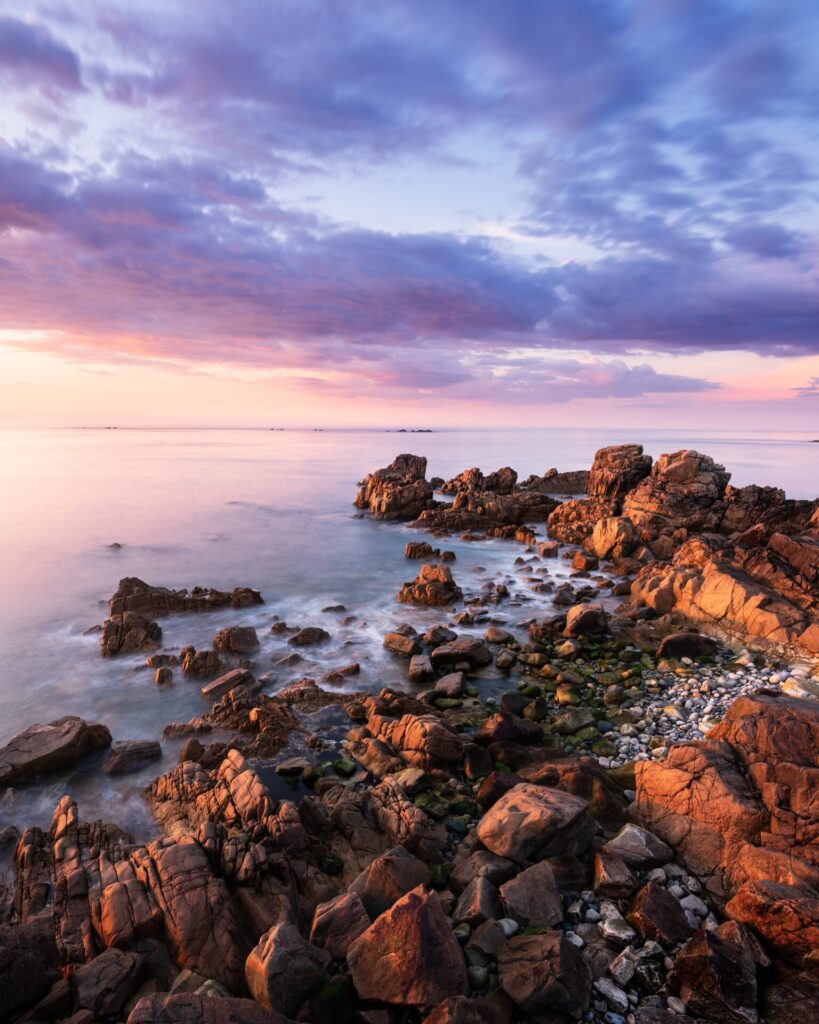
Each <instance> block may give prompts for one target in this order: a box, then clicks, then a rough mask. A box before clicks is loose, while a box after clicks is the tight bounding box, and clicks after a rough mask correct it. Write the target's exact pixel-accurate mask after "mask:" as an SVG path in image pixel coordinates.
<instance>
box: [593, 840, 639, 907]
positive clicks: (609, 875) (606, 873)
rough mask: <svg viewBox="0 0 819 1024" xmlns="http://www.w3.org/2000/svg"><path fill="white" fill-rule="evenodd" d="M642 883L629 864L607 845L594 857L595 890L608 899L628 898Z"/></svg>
mask: <svg viewBox="0 0 819 1024" xmlns="http://www.w3.org/2000/svg"><path fill="white" fill-rule="evenodd" d="M639 884H640V883H639V882H638V880H637V876H636V875H635V874H634V873H633V872H632V871H631V870H630V869H629V866H628V864H626V862H625V861H624V860H623V859H622V857H619V856H618V855H617V854H616V853H613V852H611V851H610V850H608V849H607V848H606V847H605V846H604V847H602V848H601V849H600V850H598V851H597V854H596V855H595V858H594V891H595V892H596V893H597V894H598V896H602V897H605V898H606V899H612V900H622V899H627V898H628V897H629V896H631V895H632V893H634V891H635V890H636V889H637V886H638V885H639Z"/></svg>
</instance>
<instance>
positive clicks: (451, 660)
mask: <svg viewBox="0 0 819 1024" xmlns="http://www.w3.org/2000/svg"><path fill="white" fill-rule="evenodd" d="M430 658H431V659H432V664H433V665H434V666H435V668H437V669H441V668H448V667H450V666H457V665H460V664H462V663H463V664H464V665H466V666H468V668H469V669H477V668H483V667H484V666H485V665H490V664H491V663H492V652H491V651H490V650H489V648H488V647H487V646H486V644H485V643H484V641H483V640H482V639H480V637H475V636H463V637H459V638H458V639H456V640H449V641H447V642H446V643H443V644H439V645H437V646H436V647H435V648H434V649H433V651H432V653H431V654H430Z"/></svg>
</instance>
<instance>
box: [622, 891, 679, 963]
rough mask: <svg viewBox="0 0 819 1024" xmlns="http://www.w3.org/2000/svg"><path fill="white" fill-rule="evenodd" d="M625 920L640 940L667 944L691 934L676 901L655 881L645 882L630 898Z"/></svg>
mask: <svg viewBox="0 0 819 1024" xmlns="http://www.w3.org/2000/svg"><path fill="white" fill-rule="evenodd" d="M626 920H627V921H628V923H629V924H630V925H632V926H633V927H634V928H636V929H637V931H638V932H639V933H640V935H642V936H643V938H644V939H651V940H653V941H654V942H659V943H660V945H661V946H665V947H671V946H674V945H676V944H677V943H678V942H683V941H684V940H685V939H687V938H688V936H689V935H690V934H691V928H690V926H689V924H688V921H687V920H686V917H685V911H684V910H683V908H682V907H681V906H680V904H679V901H678V900H677V899H675V897H674V896H672V895H671V893H670V892H669V891H668V889H666V888H665V886H662V885H658V884H657V883H656V882H647V883H646V884H645V885H644V886H643V887H642V889H640V891H639V892H638V893H637V895H636V896H635V897H634V901H633V902H632V904H631V907H630V909H629V912H628V914H627V915H626Z"/></svg>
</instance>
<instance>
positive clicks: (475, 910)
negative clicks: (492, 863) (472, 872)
mask: <svg viewBox="0 0 819 1024" xmlns="http://www.w3.org/2000/svg"><path fill="white" fill-rule="evenodd" d="M500 916H501V906H500V903H499V902H498V890H497V889H496V888H495V886H494V885H493V884H492V882H490V881H489V879H488V878H487V877H486V875H478V876H477V877H476V878H473V879H472V881H471V882H470V883H469V884H468V885H467V887H466V888H465V889H464V890H463V892H462V893H461V895H460V896H459V897H458V901H457V903H456V904H455V907H454V909H453V911H452V920H453V921H458V922H463V921H465V922H466V923H467V924H468V925H469V926H470V927H472V928H475V927H477V926H478V925H479V924H483V922H484V921H489V920H493V919H495V918H498V917H500Z"/></svg>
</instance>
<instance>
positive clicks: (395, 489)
mask: <svg viewBox="0 0 819 1024" xmlns="http://www.w3.org/2000/svg"><path fill="white" fill-rule="evenodd" d="M426 471H427V460H426V459H425V458H423V457H422V456H420V455H399V456H398V457H397V458H396V459H395V460H394V461H393V462H392V463H391V464H390V465H389V466H387V467H386V468H384V469H377V470H376V471H375V472H374V473H370V474H369V475H368V476H366V477H365V478H364V482H363V483H362V485H361V487H360V489H359V491H358V494H356V497H355V502H354V504H355V506H356V508H364V509H369V511H370V513H371V514H372V515H374V516H377V517H378V518H379V519H413V518H415V517H416V516H418V515H420V514H421V513H422V512H423V511H424V509H428V508H432V507H433V505H434V501H433V497H432V484H430V483H428V482H427V480H426V479H425V475H426Z"/></svg>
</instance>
